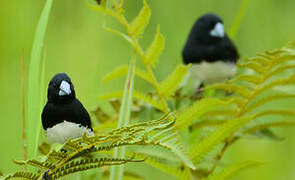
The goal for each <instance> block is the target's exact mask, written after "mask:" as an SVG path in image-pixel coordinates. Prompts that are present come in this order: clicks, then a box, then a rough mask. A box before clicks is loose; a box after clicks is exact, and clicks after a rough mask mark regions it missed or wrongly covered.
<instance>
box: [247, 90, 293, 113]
mask: <svg viewBox="0 0 295 180" xmlns="http://www.w3.org/2000/svg"><path fill="white" fill-rule="evenodd" d="M291 98H295V94H277V95H271V96H266V97H264V98H261V99H259V100H258V101H256V102H255V103H252V104H249V105H248V106H247V107H246V109H245V110H244V113H248V112H251V111H254V110H256V109H257V108H258V107H260V106H262V105H264V104H266V103H268V102H271V101H275V100H281V99H291Z"/></svg>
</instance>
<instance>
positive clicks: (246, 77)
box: [232, 74, 262, 85]
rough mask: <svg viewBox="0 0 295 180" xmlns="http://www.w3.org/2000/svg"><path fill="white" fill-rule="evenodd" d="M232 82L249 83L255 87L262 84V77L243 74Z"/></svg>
mask: <svg viewBox="0 0 295 180" xmlns="http://www.w3.org/2000/svg"><path fill="white" fill-rule="evenodd" d="M232 81H246V82H248V83H252V84H254V85H257V84H260V83H261V81H262V79H261V77H260V76H257V75H252V74H250V75H248V74H242V75H240V76H237V77H236V78H234V79H233V80H232Z"/></svg>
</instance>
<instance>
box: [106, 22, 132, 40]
mask: <svg viewBox="0 0 295 180" xmlns="http://www.w3.org/2000/svg"><path fill="white" fill-rule="evenodd" d="M103 28H104V29H105V30H106V31H108V32H110V33H113V34H115V35H117V36H120V37H122V38H123V39H125V40H126V41H127V42H129V43H130V44H132V40H131V38H130V37H129V36H128V35H126V34H124V33H122V32H120V31H117V30H115V29H112V28H109V27H106V26H103Z"/></svg>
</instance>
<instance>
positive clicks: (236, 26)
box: [229, 0, 250, 39]
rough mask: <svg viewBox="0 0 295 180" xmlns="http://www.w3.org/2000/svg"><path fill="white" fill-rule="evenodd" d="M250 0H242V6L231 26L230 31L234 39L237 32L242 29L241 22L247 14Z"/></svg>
mask: <svg viewBox="0 0 295 180" xmlns="http://www.w3.org/2000/svg"><path fill="white" fill-rule="evenodd" d="M249 2H250V0H242V2H241V6H240V8H239V11H238V13H237V15H236V17H235V20H234V22H233V24H232V26H231V28H230V31H229V36H230V37H231V38H232V39H234V38H235V36H236V34H237V32H238V31H239V29H240V26H241V23H242V20H243V17H244V16H245V14H246V10H247V7H248V5H249Z"/></svg>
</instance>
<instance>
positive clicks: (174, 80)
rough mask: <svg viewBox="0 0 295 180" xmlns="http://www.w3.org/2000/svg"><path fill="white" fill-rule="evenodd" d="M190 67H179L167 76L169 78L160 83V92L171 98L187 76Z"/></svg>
mask: <svg viewBox="0 0 295 180" xmlns="http://www.w3.org/2000/svg"><path fill="white" fill-rule="evenodd" d="M189 68H190V65H187V66H185V65H182V64H180V65H178V66H177V67H176V68H175V70H174V71H173V72H172V73H171V74H170V75H169V76H167V78H166V79H165V80H164V81H162V82H161V83H160V88H159V89H160V92H161V94H163V95H165V96H166V97H170V96H172V95H173V94H174V92H175V91H176V90H177V88H178V86H179V85H180V84H181V83H182V81H183V78H184V77H185V76H186V74H187V72H188V69H189Z"/></svg>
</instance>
